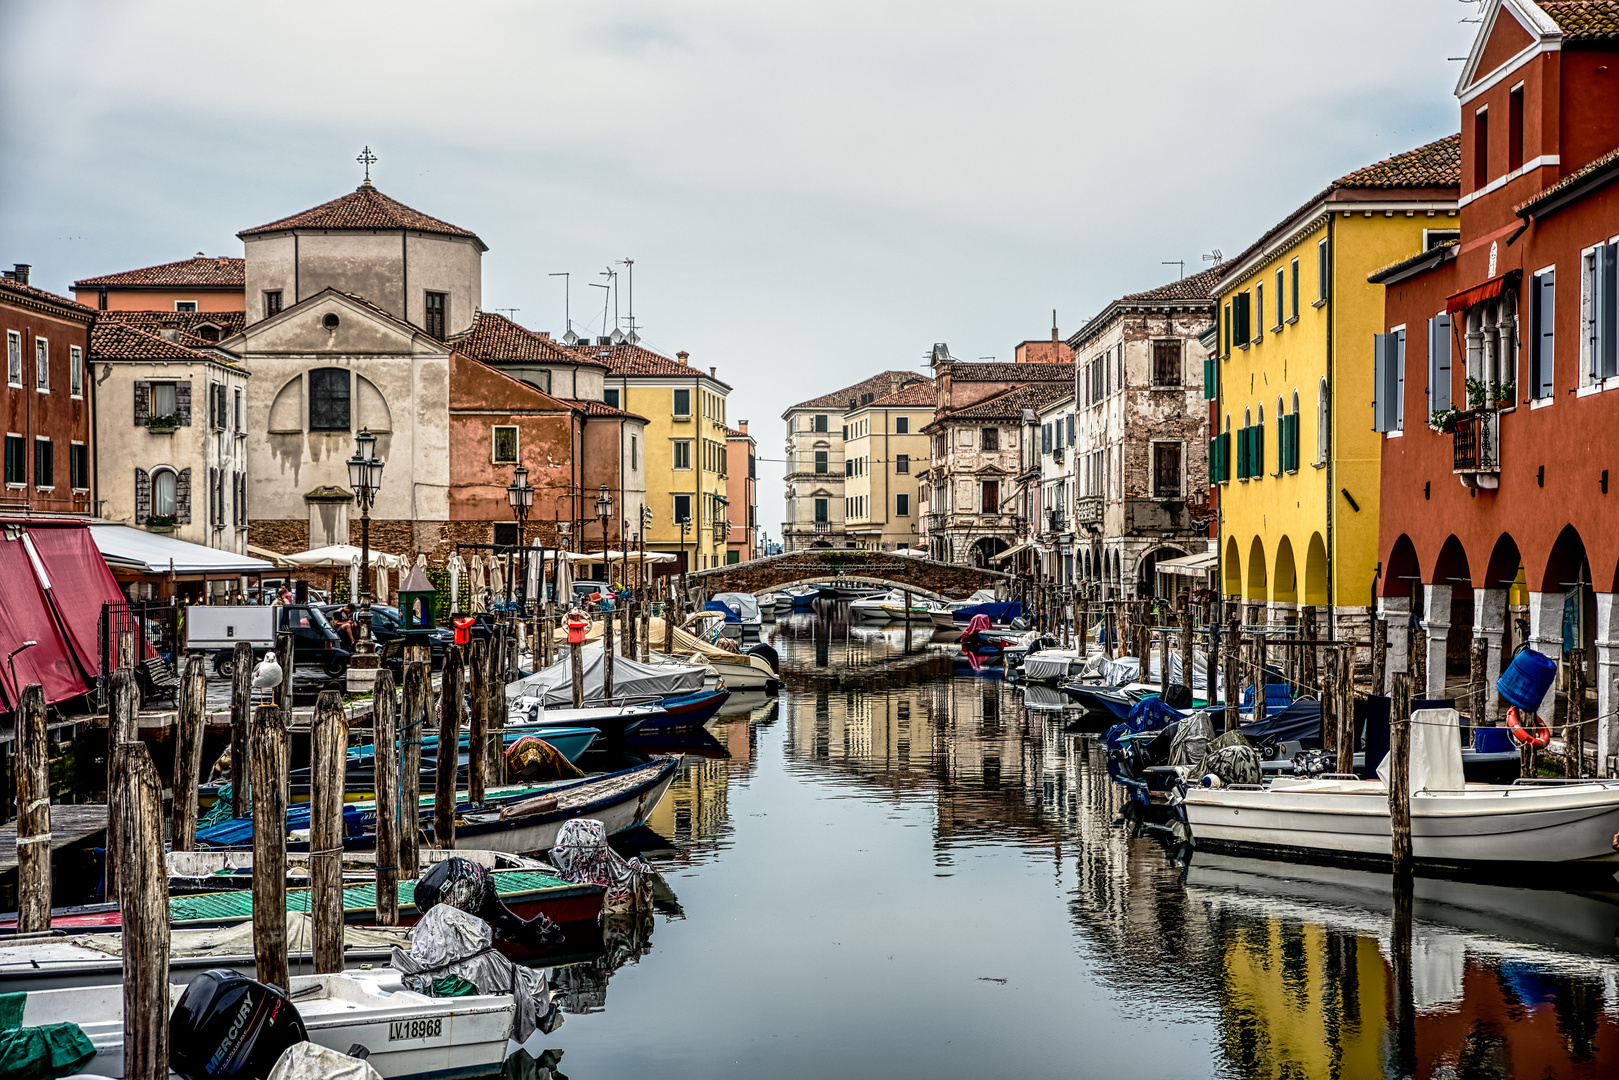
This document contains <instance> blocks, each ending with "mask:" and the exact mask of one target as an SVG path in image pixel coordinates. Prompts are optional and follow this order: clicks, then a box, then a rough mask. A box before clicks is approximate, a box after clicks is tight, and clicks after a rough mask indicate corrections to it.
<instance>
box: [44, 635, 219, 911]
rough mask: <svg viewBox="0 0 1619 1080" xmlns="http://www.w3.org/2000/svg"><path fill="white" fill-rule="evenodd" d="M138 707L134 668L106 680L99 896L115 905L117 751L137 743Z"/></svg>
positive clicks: (120, 783) (118, 849)
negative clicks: (104, 847) (103, 850)
mask: <svg viewBox="0 0 1619 1080" xmlns="http://www.w3.org/2000/svg"><path fill="white" fill-rule="evenodd" d="M137 707H138V706H137V698H136V694H135V671H134V669H133V668H127V667H121V668H119V669H118V670H117V671H114V672H113V673H112V676H111V677H110V678H109V679H108V680H107V859H106V870H105V873H106V878H105V884H104V886H103V888H102V894H103V895H104V896H105V897H106V898H107V899H108V900H110V901H113V902H114V903H116V902H117V900H118V897H119V896H120V895H121V894H120V892H119V885H118V879H119V876H120V874H121V868H120V866H119V862H118V860H119V859H120V858H121V857H122V856H123V851H124V845H123V842H122V841H121V840H120V839H119V836H118V828H119V821H118V816H117V815H116V814H114V813H113V810H112V808H113V807H114V806H115V805H117V802H118V798H119V794H118V793H119V788H121V787H122V786H123V783H124V774H123V773H122V772H120V771H119V769H118V760H117V759H118V747H119V745H120V744H122V743H126V742H137V741H139V739H140V735H139V733H138V729H137V727H136V720H135V715H136V714H135V710H136V708H137ZM234 767H235V764H234V763H232V768H234ZM47 854H48V851H47Z"/></svg>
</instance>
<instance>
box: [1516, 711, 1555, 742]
mask: <svg viewBox="0 0 1619 1080" xmlns="http://www.w3.org/2000/svg"><path fill="white" fill-rule="evenodd" d="M1529 715H1530V716H1531V717H1533V718H1534V725H1533V726H1532V727H1525V726H1524V724H1523V721H1521V720H1519V719H1518V707H1517V706H1516V705H1514V706H1512V707H1511V708H1509V709H1507V730H1508V731H1510V732H1512V738H1513V739H1514V740H1516V741H1517V742H1520V743H1527V744H1528V745H1530V746H1532V747H1534V748H1535V749H1536V750H1540V749H1543V748H1544V747H1545V746H1546V744H1548V743H1550V742H1551V741H1552V732H1551V729H1550V728H1548V727H1547V726H1546V721H1544V720H1542V719H1541V718H1540V714H1539V713H1530V714H1529Z"/></svg>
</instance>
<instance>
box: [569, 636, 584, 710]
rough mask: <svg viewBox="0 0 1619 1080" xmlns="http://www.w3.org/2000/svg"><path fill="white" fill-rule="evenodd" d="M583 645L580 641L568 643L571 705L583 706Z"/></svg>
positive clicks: (577, 707) (578, 707)
mask: <svg viewBox="0 0 1619 1080" xmlns="http://www.w3.org/2000/svg"><path fill="white" fill-rule="evenodd" d="M584 650H585V647H584V645H583V644H582V643H580V642H577V641H571V642H569V643H568V659H569V663H570V664H571V668H570V674H572V676H573V707H574V708H576V709H582V708H584V707H585V652H584Z"/></svg>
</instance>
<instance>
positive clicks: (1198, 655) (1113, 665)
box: [1099, 648, 1218, 691]
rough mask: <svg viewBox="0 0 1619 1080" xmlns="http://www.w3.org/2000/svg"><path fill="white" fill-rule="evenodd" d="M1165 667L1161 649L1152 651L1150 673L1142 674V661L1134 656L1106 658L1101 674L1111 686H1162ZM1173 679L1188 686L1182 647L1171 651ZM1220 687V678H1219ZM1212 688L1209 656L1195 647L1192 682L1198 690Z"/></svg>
mask: <svg viewBox="0 0 1619 1080" xmlns="http://www.w3.org/2000/svg"><path fill="white" fill-rule="evenodd" d="M1161 667H1162V665H1161V664H1159V662H1158V650H1157V649H1156V648H1154V649H1153V650H1152V658H1151V662H1150V663H1149V664H1148V665H1147V674H1146V675H1145V676H1143V675H1142V674H1141V661H1139V660H1137V659H1136V658H1135V657H1133V656H1121V657H1119V658H1118V659H1117V660H1103V661H1102V664H1101V671H1100V672H1099V674H1100V675H1101V676H1102V678H1103V679H1104V680H1105V681H1106V682H1107V684H1108V685H1109V686H1124V685H1127V684H1129V683H1133V682H1137V681H1140V682H1144V683H1150V684H1151V685H1154V686H1158V685H1161V684H1162V682H1163V677H1162V676H1161V675H1160V673H1159V669H1160V668H1161ZM1169 681H1170V682H1171V683H1180V684H1181V685H1183V686H1184V685H1186V681H1185V680H1184V679H1183V678H1181V654H1180V650H1179V649H1171V650H1170V653H1169ZM1216 685H1217V686H1218V681H1216ZM1208 688H1209V670H1208V657H1206V656H1205V655H1203V650H1202V649H1193V650H1192V685H1191V689H1192V690H1194V691H1206V690H1207V689H1208Z"/></svg>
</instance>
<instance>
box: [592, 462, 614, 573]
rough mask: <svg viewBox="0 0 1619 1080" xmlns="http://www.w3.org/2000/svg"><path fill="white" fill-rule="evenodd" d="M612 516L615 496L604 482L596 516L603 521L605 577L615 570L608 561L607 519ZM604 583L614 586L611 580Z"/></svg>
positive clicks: (603, 568) (603, 565)
mask: <svg viewBox="0 0 1619 1080" xmlns="http://www.w3.org/2000/svg"><path fill="white" fill-rule="evenodd" d="M612 516H613V496H612V493H611V492H609V491H608V490H607V485H606V484H603V485H602V490H601V495H599V496H598V497H597V498H596V517H597V518H598V519H600V521H601V523H602V577H603V578H608V577H611V576H612V572H613V564H612V563H610V562H608V561H607V519H608V518H610V517H612ZM603 584H604V585H607V586H608V587H609V588H610V587H611V586H612V582H611V581H604V582H603Z"/></svg>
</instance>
